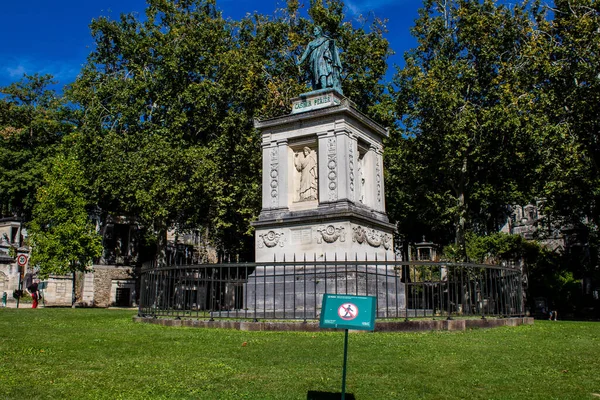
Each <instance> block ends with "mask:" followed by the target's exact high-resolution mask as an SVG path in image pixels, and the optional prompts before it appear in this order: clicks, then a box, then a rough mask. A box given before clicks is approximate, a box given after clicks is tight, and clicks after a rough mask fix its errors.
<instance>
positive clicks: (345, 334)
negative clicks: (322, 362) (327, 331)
mask: <svg viewBox="0 0 600 400" xmlns="http://www.w3.org/2000/svg"><path fill="white" fill-rule="evenodd" d="M344 331H345V332H344V366H343V367H342V400H345V399H346V362H347V360H348V329H344Z"/></svg>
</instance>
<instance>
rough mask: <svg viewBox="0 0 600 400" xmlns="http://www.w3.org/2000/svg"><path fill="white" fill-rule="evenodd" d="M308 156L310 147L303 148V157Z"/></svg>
mask: <svg viewBox="0 0 600 400" xmlns="http://www.w3.org/2000/svg"><path fill="white" fill-rule="evenodd" d="M309 154H310V147H305V148H304V155H305V156H308V155H309Z"/></svg>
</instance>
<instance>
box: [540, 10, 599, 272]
mask: <svg viewBox="0 0 600 400" xmlns="http://www.w3.org/2000/svg"><path fill="white" fill-rule="evenodd" d="M549 11H550V13H549V17H548V18H547V19H545V20H544V21H543V26H542V28H541V30H542V31H543V32H544V35H542V36H541V37H542V38H543V39H545V42H544V44H545V47H544V52H543V53H542V54H543V55H544V57H539V59H538V62H537V71H536V72H537V76H540V77H543V79H539V82H538V84H537V86H536V92H535V94H536V105H537V109H536V111H537V113H538V114H539V115H540V116H542V117H543V118H544V122H545V123H544V124H543V125H541V126H540V132H541V135H540V136H541V138H542V143H543V146H542V149H543V152H542V156H543V160H544V163H543V166H542V167H541V168H540V179H539V181H538V187H539V192H540V194H541V197H543V198H544V199H545V200H546V202H545V207H544V208H545V209H544V212H545V213H546V214H547V216H548V217H549V218H550V219H551V220H552V221H554V224H557V225H563V226H571V227H575V228H579V229H582V230H583V231H585V235H586V236H588V238H589V243H590V245H591V246H592V259H588V260H586V261H585V264H588V265H587V266H588V267H590V266H591V267H594V266H595V265H596V264H597V263H598V261H597V252H598V246H599V242H600V241H599V235H598V228H599V226H600V208H599V204H600V113H599V112H598V105H599V104H600V68H599V65H600V33H599V31H598V26H600V4H598V2H595V1H591V0H569V1H566V0H557V1H555V2H554V6H553V8H552V9H550V10H549ZM590 263H591V265H590ZM580 264H581V265H583V263H581V262H580ZM598 272H600V271H598ZM582 273H583V269H582V270H579V271H578V273H577V275H578V276H581V274H582Z"/></svg>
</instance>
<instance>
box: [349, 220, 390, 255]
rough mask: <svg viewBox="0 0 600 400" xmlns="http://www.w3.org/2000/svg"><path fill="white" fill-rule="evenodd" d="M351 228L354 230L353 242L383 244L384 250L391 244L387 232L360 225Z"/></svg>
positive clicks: (375, 245)
mask: <svg viewBox="0 0 600 400" xmlns="http://www.w3.org/2000/svg"><path fill="white" fill-rule="evenodd" d="M352 229H353V230H354V235H353V236H352V241H353V242H358V243H359V244H363V243H364V242H367V243H368V244H369V245H370V246H373V247H379V246H383V247H384V248H385V249H386V250H389V248H390V247H391V245H392V237H391V235H388V234H387V233H381V232H378V231H376V230H375V229H367V230H365V229H364V228H363V227H362V226H357V227H355V228H352Z"/></svg>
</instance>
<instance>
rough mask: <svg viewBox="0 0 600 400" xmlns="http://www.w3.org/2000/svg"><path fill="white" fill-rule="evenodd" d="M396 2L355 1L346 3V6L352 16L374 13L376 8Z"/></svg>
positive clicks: (389, 0)
mask: <svg viewBox="0 0 600 400" xmlns="http://www.w3.org/2000/svg"><path fill="white" fill-rule="evenodd" d="M397 2H398V0H364V1H361V0H357V1H347V2H346V6H347V7H348V10H349V11H350V12H351V13H352V14H354V15H359V14H360V13H364V12H367V11H376V10H377V9H378V8H381V7H384V6H387V5H388V4H394V3H397Z"/></svg>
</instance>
